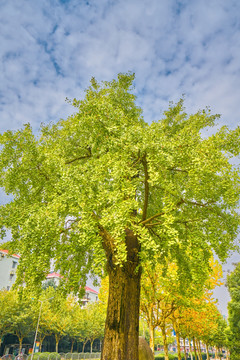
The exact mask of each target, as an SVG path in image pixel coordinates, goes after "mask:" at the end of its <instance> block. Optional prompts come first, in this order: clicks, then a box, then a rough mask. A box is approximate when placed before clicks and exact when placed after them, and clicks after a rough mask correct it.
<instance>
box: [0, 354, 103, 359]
mask: <svg viewBox="0 0 240 360" xmlns="http://www.w3.org/2000/svg"><path fill="white" fill-rule="evenodd" d="M100 358H101V353H100V352H98V353H67V354H63V353H59V354H56V353H35V354H34V356H33V360H83V359H84V360H85V359H100ZM0 360H31V355H25V354H24V355H17V356H14V355H11V354H8V355H4V356H2V357H0Z"/></svg>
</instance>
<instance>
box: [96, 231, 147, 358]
mask: <svg viewBox="0 0 240 360" xmlns="http://www.w3.org/2000/svg"><path fill="white" fill-rule="evenodd" d="M126 249H127V260H126V262H125V263H124V264H122V266H120V265H117V264H116V261H115V259H114V254H113V253H112V251H111V250H110V246H108V244H107V245H106V246H105V251H106V254H107V261H108V262H107V270H108V275H109V297H108V309H107V319H106V324H105V335H104V341H103V349H102V355H101V359H102V360H138V342H139V340H138V336H139V305H140V279H141V270H140V268H139V249H140V246H139V243H138V240H137V237H136V236H135V235H133V233H132V232H131V231H130V230H126Z"/></svg>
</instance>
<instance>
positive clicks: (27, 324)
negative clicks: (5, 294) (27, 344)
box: [8, 290, 35, 354]
mask: <svg viewBox="0 0 240 360" xmlns="http://www.w3.org/2000/svg"><path fill="white" fill-rule="evenodd" d="M11 296H12V297H13V302H12V305H13V306H12V307H11V309H9V310H10V311H9V314H8V315H9V325H10V331H9V332H10V333H12V334H15V335H16V336H17V338H18V341H19V354H20V353H21V350H22V342H23V339H24V338H25V337H27V336H28V335H29V334H33V333H34V329H35V328H34V315H33V312H32V305H33V302H32V298H31V297H30V296H29V294H28V293H27V291H24V290H23V291H21V292H18V291H17V290H12V291H11Z"/></svg>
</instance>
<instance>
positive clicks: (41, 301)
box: [31, 297, 52, 360]
mask: <svg viewBox="0 0 240 360" xmlns="http://www.w3.org/2000/svg"><path fill="white" fill-rule="evenodd" d="M50 299H52V297H51V298H49V299H45V300H38V301H40V303H41V305H40V309H39V315H38V322H37V328H36V332H35V337H34V342H33V351H32V354H31V360H33V354H34V349H35V345H36V340H37V333H38V327H39V321H40V317H41V311H42V304H43V302H44V301H47V300H50Z"/></svg>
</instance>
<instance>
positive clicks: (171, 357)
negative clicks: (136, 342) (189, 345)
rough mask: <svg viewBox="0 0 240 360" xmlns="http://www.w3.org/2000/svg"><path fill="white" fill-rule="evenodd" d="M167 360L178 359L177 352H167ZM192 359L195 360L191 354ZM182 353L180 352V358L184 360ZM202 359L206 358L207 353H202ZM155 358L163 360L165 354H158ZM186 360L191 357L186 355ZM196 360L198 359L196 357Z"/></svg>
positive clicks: (189, 359)
mask: <svg viewBox="0 0 240 360" xmlns="http://www.w3.org/2000/svg"><path fill="white" fill-rule="evenodd" d="M168 357H169V360H178V357H177V354H168ZM192 358H193V360H195V357H194V355H193V357H192ZM184 359H185V358H184V354H182V360H184ZM202 359H203V360H206V359H207V354H205V353H202ZM155 360H165V356H164V354H158V355H156V356H155ZM188 360H191V357H190V356H189V357H188ZM197 360H198V359H197Z"/></svg>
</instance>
